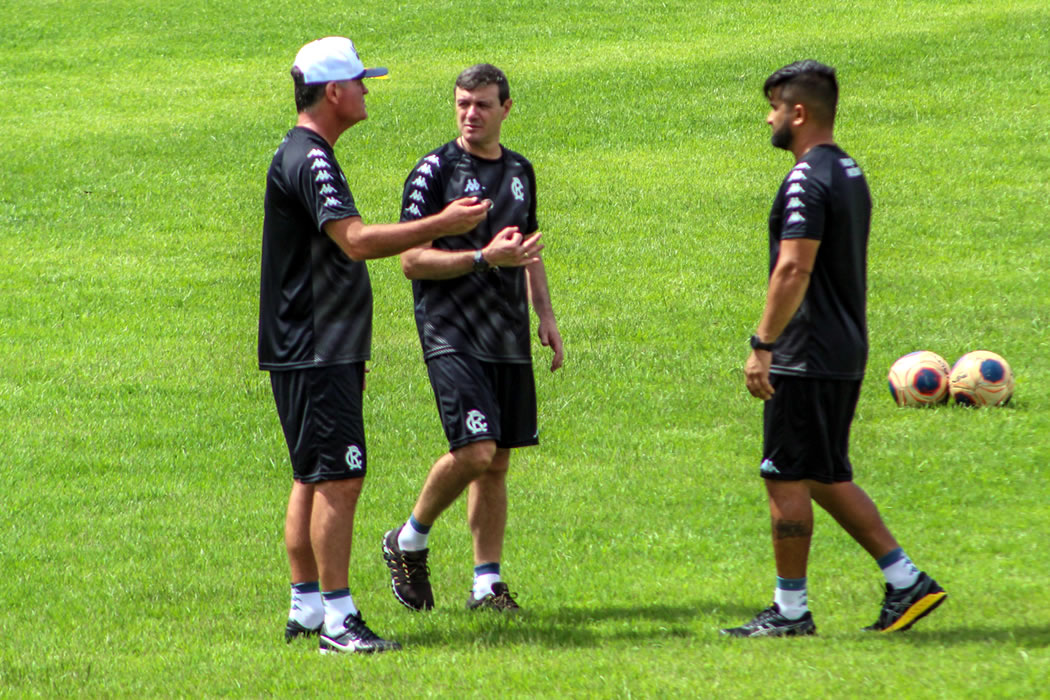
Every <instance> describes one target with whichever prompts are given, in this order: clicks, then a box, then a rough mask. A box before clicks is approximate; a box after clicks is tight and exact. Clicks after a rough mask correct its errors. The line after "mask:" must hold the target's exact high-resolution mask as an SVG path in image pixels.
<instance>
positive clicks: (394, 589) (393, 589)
mask: <svg viewBox="0 0 1050 700" xmlns="http://www.w3.org/2000/svg"><path fill="white" fill-rule="evenodd" d="M391 532H393V530H389V531H387V533H386V534H385V535H383V563H384V564H386V568H387V569H389V570H390V591H391V592H392V593H393V594H394V597H395V598H397V602H399V603H401V604H402V605H404V606H405V607H406V608H408V609H409V610H413V611H415V612H424V611H426V610H433V609H434V604H433V603H431V604H430V606H429V607H427V604H426V603H424V604H423V605H422V606H421V607H418V608H417V607H416V606H415V605H412V604H411V603H409V602H408V601H407V600H405V599H404V598H402V597H401V594H400V593H398V592H397V586H396V585H394V578H393V574H394V567H392V566H391V565H390V559H388V558H387V557H390V558H393V557H394V556H395V554H394V552H393V550H392V549H390V547H388V546H387V544H386V538H387V537H388V536H389V535H390V533H391Z"/></svg>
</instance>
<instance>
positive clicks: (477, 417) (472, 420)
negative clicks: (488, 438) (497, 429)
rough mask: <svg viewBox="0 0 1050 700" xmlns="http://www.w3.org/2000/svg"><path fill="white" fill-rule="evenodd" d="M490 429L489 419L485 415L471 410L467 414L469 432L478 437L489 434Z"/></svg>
mask: <svg viewBox="0 0 1050 700" xmlns="http://www.w3.org/2000/svg"><path fill="white" fill-rule="evenodd" d="M488 429H489V423H488V419H487V418H485V414H484V413H482V412H481V411H479V410H477V409H471V410H470V412H469V413H468V414H467V430H469V431H470V432H472V433H474V434H475V435H477V434H478V433H487V432H488Z"/></svg>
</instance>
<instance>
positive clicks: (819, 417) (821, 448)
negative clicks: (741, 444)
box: [759, 374, 861, 484]
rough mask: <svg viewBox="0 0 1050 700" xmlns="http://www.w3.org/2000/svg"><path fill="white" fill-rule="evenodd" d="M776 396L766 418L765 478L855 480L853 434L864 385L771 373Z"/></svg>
mask: <svg viewBox="0 0 1050 700" xmlns="http://www.w3.org/2000/svg"><path fill="white" fill-rule="evenodd" d="M769 379H770V382H771V383H772V384H773V388H774V389H775V390H776V393H775V394H773V398H771V399H770V400H768V401H766V402H765V406H764V409H763V414H762V434H763V447H762V464H761V466H760V467H759V472H760V473H761V475H762V476H763V477H764V478H766V479H777V480H781V481H798V480H800V479H813V480H814V481H819V482H821V483H825V484H833V483H837V482H840V481H852V480H853V467H852V465H851V464H850V461H849V429H850V423H852V422H853V414H854V412H855V411H856V409H857V400H858V399H859V398H860V384H861V382H860V380H859V379H857V380H836V379H803V378H800V377H790V376H785V375H780V374H770V375H769Z"/></svg>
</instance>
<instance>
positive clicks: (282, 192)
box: [258, 126, 372, 483]
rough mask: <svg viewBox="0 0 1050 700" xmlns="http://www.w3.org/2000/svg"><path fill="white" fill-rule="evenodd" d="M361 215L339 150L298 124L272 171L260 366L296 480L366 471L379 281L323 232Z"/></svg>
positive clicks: (268, 185) (261, 305)
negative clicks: (369, 368)
mask: <svg viewBox="0 0 1050 700" xmlns="http://www.w3.org/2000/svg"><path fill="white" fill-rule="evenodd" d="M355 216H359V214H358V211H357V208H356V206H355V205H354V198H353V195H352V194H351V193H350V188H349V186H348V185H347V182H346V177H345V176H344V175H343V171H342V169H340V167H339V163H338V162H337V161H336V159H335V154H334V153H333V151H332V147H331V146H330V145H329V144H328V142H327V141H326V140H325V139H324V138H323V137H321V136H320V135H319V134H317V133H315V132H314V131H311V130H310V129H306V128H303V127H298V126H297V127H294V128H293V129H292V130H291V131H289V132H288V134H287V135H286V136H285V138H284V140H283V141H282V142H281V145H280V147H279V148H278V149H277V152H276V153H275V154H274V157H273V161H272V162H271V164H270V169H269V172H268V173H267V176H266V197H265V217H264V220H263V248H262V275H261V284H260V294H259V348H258V352H259V368H260V369H262V370H268V371H269V372H270V378H271V385H272V387H273V392H274V399H275V402H276V403H277V410H278V414H279V415H280V418H281V426H282V428H283V430H284V435H285V439H286V441H287V443H288V450H289V454H290V456H291V460H292V467H293V473H294V476H295V478H296V480H298V481H301V482H303V483H315V482H318V481H324V480H329V479H345V478H350V477H360V476H364V474H365V471H366V453H365V441H364V426H363V420H362V412H361V390H362V386H363V382H364V363H365V362H366V361H367V360H368V359H369V355H370V351H371V342H372V287H371V283H370V282H369V279H368V268H367V267H366V266H365V263H364V262H360V261H353V260H351V259H350V258H348V257H347V256H346V254H344V253H343V251H342V250H341V249H340V248H339V246H338V245H337V244H336V243H335V242H334V241H333V240H332V239H331V237H329V236H328V234H327V233H325V231H324V224H325V222H327V221H334V220H339V219H345V218H349V217H355Z"/></svg>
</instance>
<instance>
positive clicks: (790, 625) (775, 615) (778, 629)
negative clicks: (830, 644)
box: [722, 603, 817, 637]
mask: <svg viewBox="0 0 1050 700" xmlns="http://www.w3.org/2000/svg"><path fill="white" fill-rule="evenodd" d="M816 633H817V626H816V625H815V624H813V613H811V612H809V611H808V610H807V611H806V614H805V615H803V616H802V617H800V618H799V619H797V620H789V619H787V618H786V617H784V616H783V615H781V614H780V607H779V606H778V605H777V604H776V603H773V604H772V605H770V606H769V607H768V608H766V609H765V610H763V611H762V612H760V613H758V614H757V615H755V617H754V619H753V620H751V622H747V623H744V624H743V625H741V626H740V627H730V628H729V629H724V630H722V634H727V635H729V636H730V637H800V636H805V635H810V634H816Z"/></svg>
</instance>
